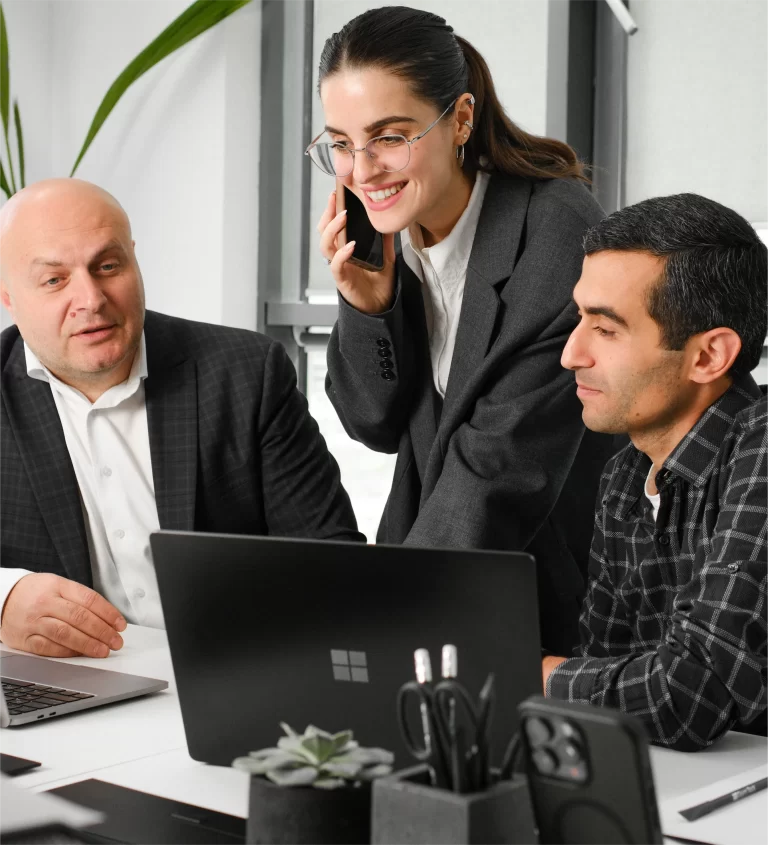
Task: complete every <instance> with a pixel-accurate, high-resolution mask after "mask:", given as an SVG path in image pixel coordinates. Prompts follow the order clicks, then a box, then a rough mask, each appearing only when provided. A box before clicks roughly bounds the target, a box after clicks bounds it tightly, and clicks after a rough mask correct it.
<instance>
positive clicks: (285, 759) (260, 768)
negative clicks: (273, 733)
mask: <svg viewBox="0 0 768 845" xmlns="http://www.w3.org/2000/svg"><path fill="white" fill-rule="evenodd" d="M232 768H234V769H240V771H242V772H250V773H251V774H252V775H265V774H267V773H268V772H273V771H277V770H281V771H289V770H291V769H304V768H307V763H306V760H301V759H299V758H298V757H296V756H294V755H293V754H283V753H282V752H278V753H277V754H272V755H270V756H268V757H262V758H257V757H251V756H248V757H238V758H237V759H236V760H233V761H232Z"/></svg>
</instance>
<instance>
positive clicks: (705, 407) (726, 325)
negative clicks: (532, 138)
mask: <svg viewBox="0 0 768 845" xmlns="http://www.w3.org/2000/svg"><path fill="white" fill-rule="evenodd" d="M584 246H585V252H586V258H585V260H584V266H583V270H582V276H581V278H580V280H579V282H578V284H577V285H576V288H575V290H574V299H575V301H576V304H577V305H578V307H579V312H580V315H581V323H580V324H579V325H578V327H577V328H576V329H575V330H574V332H573V334H572V335H571V337H570V339H569V341H568V344H567V346H566V348H565V351H564V353H563V358H562V362H563V365H564V366H565V367H567V368H568V369H571V370H573V371H574V372H575V374H576V383H577V385H578V388H577V391H578V395H579V397H580V399H581V401H582V403H583V405H584V410H583V418H584V422H585V424H586V425H587V426H588V427H589V428H590V429H593V430H595V431H601V432H608V433H614V434H618V433H627V434H628V435H629V437H630V441H631V442H630V444H629V445H627V446H626V447H625V448H624V449H623V450H622V451H621V452H619V453H618V454H617V455H615V456H614V457H613V458H612V459H611V460H610V461H609V463H608V465H607V466H606V467H605V470H604V472H603V476H602V481H601V486H600V491H599V497H598V501H597V513H596V518H595V532H594V537H593V542H592V550H591V560H590V569H589V586H588V591H587V596H586V599H585V602H584V607H583V610H582V614H581V619H580V628H581V646H580V648H579V649H578V656H575V657H570V658H565V657H554V656H547V657H545V658H544V659H543V667H542V668H543V677H544V686H545V692H546V694H547V695H550V696H553V697H556V698H564V699H568V700H570V701H582V702H587V703H590V704H597V705H605V706H607V707H616V708H619V709H621V710H624V711H626V712H628V713H632V714H634V715H636V716H638V717H640V718H641V719H642V721H643V722H644V723H645V725H646V727H647V729H648V732H649V735H650V737H651V740H652V741H653V742H655V743H658V744H660V745H666V746H669V747H672V748H677V749H682V750H695V749H698V748H702V747H705V746H707V745H710V744H711V743H712V742H714V741H715V740H716V739H717V738H718V737H720V736H722V735H723V734H724V733H725V732H726V731H728V730H729V729H730V728H731V727H734V726H737V727H740V726H748V725H749V724H750V723H752V726H753V729H754V725H755V724H757V723H764V716H765V711H766V556H767V555H766V517H767V516H768V508H767V507H766V499H767V497H768V484H767V475H768V467H766V458H767V455H768V436H767V434H766V418H767V416H768V410H767V406H766V398H765V396H764V395H762V391H761V390H760V388H759V387H758V386H757V384H756V383H755V381H754V379H753V378H752V376H751V375H750V373H751V371H752V370H753V369H754V368H755V367H756V366H757V364H758V361H759V359H760V353H761V349H762V346H763V341H764V338H765V336H766V328H767V326H766V323H767V317H766V279H767V276H768V259H767V252H768V251H767V250H766V247H765V245H764V244H763V243H762V242H761V241H760V239H759V238H758V236H757V234H756V233H755V231H754V229H753V228H752V227H751V226H750V225H749V224H748V223H747V221H746V220H744V219H743V218H742V217H740V216H739V215H738V214H736V213H735V212H733V211H731V210H730V209H728V208H725V207H724V206H722V205H720V204H719V203H716V202H712V201H711V200H707V199H705V198H703V197H700V196H697V195H695V194H681V195H677V196H671V197H661V198H657V199H651V200H646V201H645V202H641V203H638V204H637V205H634V206H631V207H629V208H625V209H623V210H622V211H618V212H616V213H615V214H612V215H610V216H609V217H607V218H606V219H605V220H603V221H601V222H600V223H598V224H597V225H596V226H595V227H594V228H593V229H591V230H590V231H589V232H588V234H587V236H586V238H585V244H584ZM746 729H747V730H749V727H747V728H746ZM759 732H764V728H762V729H761V730H760V731H759Z"/></svg>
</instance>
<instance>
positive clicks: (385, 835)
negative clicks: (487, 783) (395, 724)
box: [371, 766, 538, 845]
mask: <svg viewBox="0 0 768 845" xmlns="http://www.w3.org/2000/svg"><path fill="white" fill-rule="evenodd" d="M537 841H538V838H537V835H536V829H535V826H534V821H533V810H532V808H531V800H530V796H529V794H528V780H527V779H526V778H525V777H524V776H522V775H515V777H514V778H513V779H512V780H504V781H499V782H498V783H495V784H494V785H493V786H491V787H490V788H489V789H486V790H485V791H483V792H472V793H467V794H464V795H460V794H457V793H455V792H450V791H449V790H447V789H437V788H436V787H434V786H431V785H430V784H429V774H428V770H427V767H426V766H414V767H413V768H410V769H403V770H402V771H400V772H395V773H394V774H392V775H389V776H388V777H383V778H379V779H377V780H375V781H374V782H373V808H372V817H371V842H372V843H373V845H394V843H417V842H418V843H422V845H437V843H445V845H469V843H517V842H520V843H527V845H530V843H532V842H537Z"/></svg>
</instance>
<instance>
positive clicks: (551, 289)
mask: <svg viewBox="0 0 768 845" xmlns="http://www.w3.org/2000/svg"><path fill="white" fill-rule="evenodd" d="M602 216H603V213H602V211H601V209H600V207H599V206H598V204H597V203H596V202H595V200H594V199H593V198H592V196H591V195H590V193H589V191H588V190H587V189H586V188H585V187H584V186H583V185H581V184H579V183H577V182H575V181H573V180H566V179H552V180H549V181H545V182H530V181H528V180H524V179H513V178H507V177H503V176H500V175H494V176H492V177H491V180H490V182H489V184H488V189H487V191H486V194H485V199H484V201H483V207H482V210H481V213H480V218H479V220H478V225H477V231H476V234H475V238H474V243H473V245H472V252H471V254H470V258H469V264H468V267H467V274H466V282H465V288H464V298H463V301H462V306H461V315H460V320H459V327H458V334H457V336H456V346H455V349H454V353H453V360H452V362H451V372H450V377H449V379H448V385H447V389H446V393H445V400H444V402H441V401H440V398H439V395H438V394H437V393H436V391H435V388H434V384H433V378H432V369H431V365H430V357H429V340H428V335H427V326H426V320H425V315H424V302H423V298H422V292H421V282H420V281H419V279H418V278H417V277H416V276H415V274H414V273H412V272H411V270H410V269H409V268H408V266H407V265H406V264H405V262H404V261H403V259H402V257H400V258H398V260H397V292H396V298H395V301H394V303H393V305H392V308H391V309H390V310H389V311H388V312H386V313H384V314H381V315H376V316H368V315H365V314H362V313H360V312H359V311H356V310H355V309H354V308H352V307H351V306H350V305H348V304H347V303H346V302H345V301H344V300H343V299H342V298H341V297H340V298H339V319H338V322H337V324H336V327H335V328H334V330H333V333H332V335H331V339H330V343H329V345H328V379H327V382H326V389H327V392H328V396H329V397H330V399H331V402H332V403H333V405H334V407H335V408H336V411H337V413H338V414H339V417H340V419H341V421H342V423H343V424H344V427H345V428H346V430H347V432H348V433H349V435H350V436H351V437H353V438H354V439H356V440H359V441H361V442H362V443H364V444H366V445H367V446H369V447H370V448H371V449H376V450H377V451H381V452H397V463H396V466H395V473H394V479H393V481H392V489H391V491H390V494H389V499H388V501H387V506H386V509H385V511H384V516H383V518H382V521H381V526H380V528H379V534H378V540H379V541H380V542H388V543H406V544H411V545H418V546H443V547H459V548H478V549H515V550H518V549H521V550H526V551H529V552H530V553H531V554H533V555H534V556H535V557H536V560H537V563H538V564H539V568H538V575H539V579H538V581H539V613H540V624H541V634H542V642H543V644H544V645H545V646H546V647H547V648H548V649H550V650H552V651H554V652H558V649H563V648H567V649H568V651H570V649H571V648H572V647H573V646H574V645H576V644H577V643H578V616H579V610H580V608H581V601H582V598H583V595H584V576H585V575H586V571H587V562H588V559H589V546H590V541H591V539H592V524H593V518H594V497H595V495H596V493H597V488H598V484H599V481H600V473H601V471H602V468H603V466H604V465H605V462H606V461H607V460H608V458H609V457H610V456H611V454H612V453H613V451H614V446H613V439H612V438H610V437H608V436H606V435H600V434H595V433H593V432H589V431H587V430H586V429H585V427H584V424H583V422H582V419H581V412H582V406H581V402H580V401H579V399H578V397H577V396H576V384H575V380H574V377H573V373H571V372H568V371H567V370H564V369H563V367H562V366H561V364H560V356H561V354H562V352H563V347H564V346H565V342H566V340H567V339H568V336H569V334H570V333H571V331H572V330H573V328H574V327H575V326H576V324H577V323H578V314H577V310H576V307H575V305H574V303H573V298H572V296H573V288H574V285H575V284H576V281H577V280H578V278H579V275H580V273H581V264H582V261H583V257H584V252H583V249H582V238H583V236H584V234H585V232H586V231H587V229H589V227H590V226H592V225H594V224H595V223H597V222H598V220H600V219H601V217H602ZM382 361H388V362H389V364H384V366H382V363H381V362H382ZM558 653H561V652H558Z"/></svg>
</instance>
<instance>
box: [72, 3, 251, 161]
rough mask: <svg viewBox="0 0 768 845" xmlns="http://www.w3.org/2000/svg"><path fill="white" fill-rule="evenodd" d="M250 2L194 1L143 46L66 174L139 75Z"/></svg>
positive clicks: (107, 99) (108, 96) (109, 93)
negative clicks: (147, 44) (150, 41)
mask: <svg viewBox="0 0 768 845" xmlns="http://www.w3.org/2000/svg"><path fill="white" fill-rule="evenodd" d="M250 2H251V0H195V2H194V3H192V4H191V5H190V6H189V7H187V8H186V9H185V10H184V11H183V12H182V13H181V14H180V15H179V16H178V17H177V18H176V20H174V21H172V22H171V23H170V24H169V25H168V26H167V27H166V28H165V29H164V30H163V31H162V32H161V33H160V35H158V36H157V38H155V40H154V41H153V42H152V43H151V44H149V46H147V47H145V48H144V50H142V51H141V53H139V55H138V56H136V58H135V59H134V60H133V61H132V62H131V63H130V64H129V65H128V67H126V68H125V70H124V71H123V72H122V73H121V74H120V75H119V76H118V77H117V79H116V80H115V81H114V82H113V83H112V85H111V86H110V88H109V90H108V91H107V93H106V94H105V95H104V99H103V100H102V101H101V104H100V105H99V108H98V109H97V110H96V114H95V116H94V118H93V121H92V122H91V126H90V129H89V130H88V134H87V135H86V137H85V142H84V143H83V146H82V149H81V150H80V153H79V154H78V156H77V160H76V161H75V165H74V167H73V168H72V172H71V173H70V176H74V174H75V171H76V170H77V168H78V165H79V164H80V162H81V161H82V158H83V156H84V155H85V154H86V152H87V151H88V148H89V147H90V146H91V143H92V141H93V139H94V138H95V137H96V134H97V133H98V131H99V130H100V129H101V127H102V125H103V124H104V121H105V120H106V119H107V117H108V116H109V114H110V113H111V111H112V109H114V107H115V106H116V105H117V103H118V102H119V100H120V98H121V97H122V96H123V94H124V93H125V92H126V91H127V90H128V88H130V86H131V85H133V83H134V82H135V81H136V80H137V79H139V77H141V76H143V75H144V74H145V73H146V72H147V71H148V70H150V68H153V67H154V66H155V65H156V64H157V63H158V62H160V61H162V60H163V59H164V58H166V56H170V55H171V53H174V52H175V51H176V50H178V49H179V48H180V47H183V46H184V45H185V44H188V43H189V42H190V41H192V40H193V39H194V38H197V36H198V35H202V33H204V32H206V31H207V30H209V29H210V28H211V27H212V26H215V25H216V24H217V23H219V22H220V21H222V20H224V18H227V17H229V15H231V14H232V13H233V12H236V11H237V10H238V9H240V8H241V7H242V6H246V5H248V3H250Z"/></svg>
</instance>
